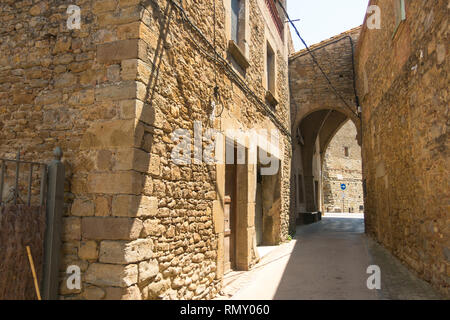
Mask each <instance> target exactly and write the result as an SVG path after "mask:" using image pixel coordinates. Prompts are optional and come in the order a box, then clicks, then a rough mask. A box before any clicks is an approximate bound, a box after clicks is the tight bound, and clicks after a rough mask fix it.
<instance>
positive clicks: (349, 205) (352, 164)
mask: <svg viewBox="0 0 450 320" xmlns="http://www.w3.org/2000/svg"><path fill="white" fill-rule="evenodd" d="M355 137H356V128H355V126H354V125H353V123H352V122H351V121H348V122H346V123H345V124H344V125H343V126H342V128H341V129H339V131H338V132H337V133H336V135H335V136H334V138H333V139H332V140H331V142H330V144H329V145H328V149H327V150H326V153H325V159H324V160H323V173H322V174H323V176H322V185H323V209H324V210H325V212H364V198H363V188H362V168H361V147H360V146H359V145H358V142H357V141H356V138H355ZM342 184H345V186H346V189H345V190H342V189H341V185H342Z"/></svg>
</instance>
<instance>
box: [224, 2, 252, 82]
mask: <svg viewBox="0 0 450 320" xmlns="http://www.w3.org/2000/svg"><path fill="white" fill-rule="evenodd" d="M246 3H247V0H231V17H230V20H231V27H230V29H231V30H230V41H229V44H228V52H229V53H230V55H231V64H232V65H233V66H234V67H237V70H238V71H239V72H241V74H245V69H247V68H248V67H249V66H250V64H249V62H248V60H247V58H246V56H247V55H248V53H247V52H248V48H247V42H246V34H245V33H246V19H247V18H246V5H247V4H246Z"/></svg>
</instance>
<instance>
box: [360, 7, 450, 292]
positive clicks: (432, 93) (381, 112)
mask: <svg viewBox="0 0 450 320" xmlns="http://www.w3.org/2000/svg"><path fill="white" fill-rule="evenodd" d="M405 3H406V20H404V21H402V22H401V23H400V25H399V26H398V28H397V24H396V20H397V19H396V10H395V6H394V3H393V1H387V0H378V1H373V0H372V1H370V4H371V5H378V6H379V7H380V9H381V29H368V28H367V26H366V25H365V26H364V29H363V31H362V35H361V38H360V41H359V44H358V52H357V75H358V92H359V95H360V97H361V105H362V118H363V145H362V156H363V177H364V180H365V183H366V198H365V211H366V231H367V233H368V234H369V235H371V236H372V237H374V238H375V239H376V240H378V241H379V242H380V243H382V244H383V245H384V246H385V247H386V248H388V249H389V250H390V251H391V252H392V253H393V254H395V255H396V256H397V257H398V258H400V259H401V260H402V261H403V262H404V263H405V264H406V265H408V266H409V267H410V268H411V269H413V270H415V271H416V272H417V273H418V274H419V275H420V276H421V277H422V278H423V279H425V280H427V281H429V282H431V283H432V284H433V285H434V286H435V287H437V288H439V289H440V290H441V291H442V292H443V293H446V294H448V293H449V285H450V282H449V279H450V264H449V263H450V260H449V259H450V249H449V243H448V239H449V237H450V233H449V228H448V226H449V225H450V218H449V214H448V212H449V208H448V199H449V187H448V176H449V161H448V157H449V155H448V141H449V139H448V137H449V136H448V70H449V59H448V43H449V39H448V8H449V7H448V1H445V0H436V1H405Z"/></svg>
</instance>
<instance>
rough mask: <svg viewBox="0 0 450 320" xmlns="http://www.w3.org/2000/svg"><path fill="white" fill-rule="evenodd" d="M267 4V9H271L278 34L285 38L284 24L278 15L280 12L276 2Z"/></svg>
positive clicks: (271, 1)
mask: <svg viewBox="0 0 450 320" xmlns="http://www.w3.org/2000/svg"><path fill="white" fill-rule="evenodd" d="M266 4H267V7H268V8H269V11H270V14H271V16H272V19H273V22H274V23H275V26H276V27H277V30H278V33H279V34H280V37H282V38H283V29H284V23H283V21H282V20H281V18H280V16H279V14H278V10H277V7H276V5H275V0H266Z"/></svg>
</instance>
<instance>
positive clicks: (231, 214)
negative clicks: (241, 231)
mask: <svg viewBox="0 0 450 320" xmlns="http://www.w3.org/2000/svg"><path fill="white" fill-rule="evenodd" d="M236 172H237V170H236V165H235V164H227V165H226V167H225V201H224V202H225V207H224V228H225V230H224V273H227V272H229V271H231V270H233V269H235V267H236V227H235V226H236V207H237V206H236V200H237V199H236Z"/></svg>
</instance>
